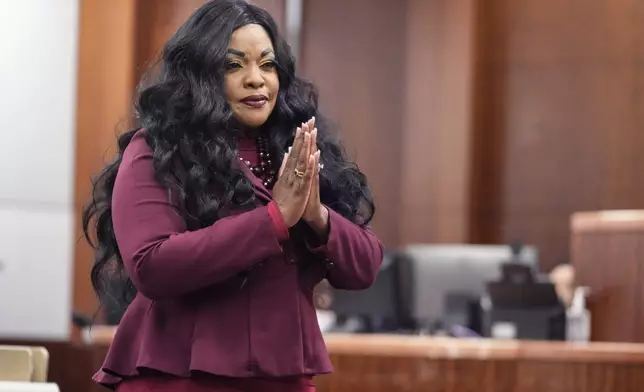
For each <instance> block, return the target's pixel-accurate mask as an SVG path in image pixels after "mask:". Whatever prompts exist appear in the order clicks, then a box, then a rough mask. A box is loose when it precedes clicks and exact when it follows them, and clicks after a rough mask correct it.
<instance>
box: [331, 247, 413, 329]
mask: <svg viewBox="0 0 644 392" xmlns="http://www.w3.org/2000/svg"><path fill="white" fill-rule="evenodd" d="M399 281H400V279H399V276H398V259H397V257H396V254H394V253H387V254H385V257H384V258H383V262H382V266H381V268H380V271H379V273H378V276H377V277H376V281H375V282H374V284H373V285H372V286H371V287H370V288H368V289H366V290H360V291H350V290H339V289H334V290H333V291H332V297H333V299H332V303H331V310H332V311H333V312H334V313H335V314H336V316H338V318H339V319H340V320H342V319H345V318H350V317H358V318H361V320H362V321H363V322H364V323H366V324H367V325H365V326H364V328H362V330H361V331H360V332H373V331H382V330H383V329H385V330H388V329H397V328H398V327H399V317H400V298H399V294H400V289H399V287H398V285H399Z"/></svg>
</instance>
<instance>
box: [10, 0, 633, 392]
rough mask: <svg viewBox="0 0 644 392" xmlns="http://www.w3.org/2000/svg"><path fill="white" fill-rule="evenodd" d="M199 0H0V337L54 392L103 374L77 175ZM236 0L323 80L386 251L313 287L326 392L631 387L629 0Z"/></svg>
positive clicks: (118, 123) (106, 152) (114, 129)
mask: <svg viewBox="0 0 644 392" xmlns="http://www.w3.org/2000/svg"><path fill="white" fill-rule="evenodd" d="M203 2H204V1H203V0H110V1H106V0H21V1H16V0H0V132H1V133H2V142H1V143H0V341H2V342H4V343H6V344H7V345H9V344H11V345H17V344H20V345H29V346H33V345H34V344H35V345H38V346H45V347H46V348H47V349H48V351H49V354H50V360H49V363H48V366H49V369H50V371H49V379H50V381H53V382H56V383H58V384H59V386H60V388H61V390H62V391H63V392H75V391H82V392H85V391H90V390H98V389H92V388H97V387H93V386H90V385H91V383H90V382H89V377H90V376H91V374H92V372H93V371H95V370H96V369H97V368H98V366H99V365H98V364H99V363H100V360H101V359H102V356H104V349H105V346H106V344H108V343H109V337H110V336H111V335H110V334H111V332H110V331H111V329H109V328H108V327H104V329H101V328H102V327H101V325H102V324H118V318H119V315H118V314H112V313H110V310H109V309H107V311H103V312H100V313H98V314H96V310H97V305H98V304H97V301H96V299H95V296H94V294H93V291H92V290H91V285H90V280H89V271H90V268H91V261H92V257H93V254H92V251H91V249H90V248H89V247H88V246H87V244H86V243H85V241H84V240H79V238H80V236H81V233H80V228H79V226H80V211H81V208H82V205H83V203H84V202H85V201H86V200H87V199H88V197H89V195H90V185H91V184H90V177H91V176H92V175H93V174H95V173H96V172H97V171H98V170H100V168H101V167H102V166H103V165H104V164H105V163H106V162H107V161H109V160H110V158H111V157H112V154H113V152H114V148H115V135H117V134H118V133H119V132H122V131H124V130H126V129H127V127H128V126H129V124H130V119H131V115H132V100H133V96H134V94H135V91H136V88H137V84H138V82H139V79H140V77H141V75H142V74H143V72H144V71H145V70H146V69H147V67H148V66H150V65H151V64H153V63H154V62H155V60H156V58H157V57H158V54H159V50H160V48H161V47H162V45H163V44H164V43H165V41H166V40H167V39H168V38H169V37H170V36H171V35H172V34H173V32H174V31H175V30H176V28H177V27H178V26H179V25H180V24H181V23H183V22H184V21H185V20H186V18H187V17H188V16H189V15H190V14H191V13H192V12H193V11H194V10H195V9H196V8H197V7H199V6H200V5H201V4H203ZM252 3H255V4H257V5H260V6H262V7H264V8H266V9H267V10H269V11H270V12H271V13H272V15H273V16H274V17H275V18H276V19H277V21H278V23H279V25H280V27H281V28H282V31H283V33H284V34H285V35H286V36H287V37H288V39H289V42H290V43H291V45H292V47H293V50H294V53H295V54H296V56H297V65H298V71H299V73H300V74H302V75H303V76H306V77H307V78H309V79H311V80H312V81H314V82H315V83H316V85H317V86H318V87H319V90H320V97H321V107H322V109H323V110H324V111H325V112H326V113H327V114H328V116H329V117H330V118H332V119H333V120H334V121H335V122H336V123H337V125H338V128H339V130H340V133H341V136H342V138H343V139H344V141H345V144H346V147H347V150H348V151H349V153H350V155H351V156H352V157H354V158H355V159H356V161H357V163H358V164H359V166H360V168H361V169H362V170H363V171H364V172H365V173H366V174H367V177H368V179H369V181H370V184H371V186H372V189H373V192H374V195H375V199H376V203H377V214H376V218H375V221H374V224H373V226H374V230H375V231H376V232H377V234H378V235H379V236H380V238H381V239H382V241H383V242H384V244H385V246H386V248H387V249H388V254H387V259H386V263H385V264H384V267H383V271H382V273H381V274H380V278H379V279H378V282H377V283H376V285H375V286H374V287H373V288H372V289H370V290H368V291H365V292H361V293H345V292H336V291H334V290H332V289H330V288H328V287H326V286H325V285H321V286H320V287H319V288H318V292H317V296H316V301H317V304H318V307H319V308H320V323H321V325H322V327H323V329H324V330H325V332H328V336H329V338H328V342H327V343H328V345H329V350H330V352H331V356H332V359H333V360H334V365H335V367H336V372H335V373H334V374H333V375H331V376H326V377H323V378H321V381H320V382H319V384H318V388H319V390H321V391H327V390H333V391H362V390H365V391H367V390H368V391H379V390H383V391H384V390H387V391H392V392H393V391H399V390H400V391H403V390H404V391H415V390H419V391H420V390H423V391H429V390H431V391H433V390H436V391H443V390H445V391H448V390H449V391H466V390H469V391H483V390H486V391H487V390H489V391H502V390H508V391H517V390H521V391H532V390H535V391H537V390H539V391H586V390H589V391H590V390H591V389H590V388H591V387H592V386H593V385H598V384H597V383H599V384H601V385H604V386H605V388H606V389H592V390H593V391H595V390H596V391H600V390H601V391H630V390H633V391H634V390H636V389H634V388H636V387H637V385H640V387H641V383H642V382H644V375H643V374H644V346H640V345H639V342H644V332H643V331H644V328H642V327H644V312H642V310H641V309H642V305H643V304H644V289H643V288H644V275H643V274H644V271H643V270H642V256H643V255H644V245H643V244H644V181H643V180H644V160H643V159H642V157H641V155H642V151H644V133H642V127H643V126H644V110H642V107H643V104H644V2H641V1H637V0H593V1H589V0H479V1H477V0H397V1H391V0H256V1H252ZM639 209H642V210H639ZM72 313H74V314H75V317H74V318H72ZM94 316H96V317H94ZM93 317H94V318H93ZM90 324H95V325H93V326H92V330H93V331H94V333H91V331H90V330H89V329H88V326H89V325H90ZM347 334H349V335H347ZM354 335H355V336H354ZM366 335H368V336H366ZM347 336H351V337H352V338H347ZM356 336H361V337H362V338H364V339H363V340H360V339H355V337H356ZM445 336H451V337H450V338H447V337H445ZM441 337H445V338H441ZM481 337H482V338H485V339H480V338H481ZM467 338H474V340H472V339H467ZM537 341H538V342H539V343H537ZM564 341H576V342H582V343H583V345H582V346H579V345H577V346H575V348H570V346H569V345H568V344H569V343H566V342H564ZM608 342H610V343H608ZM446 347H447V348H446ZM455 347H456V348H455ZM454 350H456V351H454ZM455 353H456V354H455ZM428 357H435V358H438V359H436V362H435V363H434V362H431V361H429V360H428V359H427V358H428ZM1 358H2V356H1V354H0V379H1V378H2V377H1V376H2V374H3V372H2V364H3V362H2V359H1ZM356 358H357V359H356ZM365 358H366V359H365ZM518 358H519V359H518ZM535 358H537V359H535ZM532 360H535V361H536V363H538V364H536V365H531V364H532V362H530V361H532ZM11 361H13V360H11ZM11 361H10V362H11ZM459 361H460V362H459ZM521 361H523V362H521ZM613 362H614V363H613ZM6 363H9V362H6ZM11 363H13V362H11ZM521 363H523V365H521ZM419 364H421V365H422V366H421V365H419ZM599 364H602V365H601V366H605V367H601V368H600V367H599V366H600V365H599ZM7 366H8V365H7ZM521 366H524V367H521ZM593 366H594V367H593ZM7 369H8V367H7ZM526 369H527V370H526ZM591 369H593V371H592V372H591ZM521 372H523V373H521ZM591 373H592V374H591ZM593 374H594V376H593ZM597 374H602V376H596V375H597ZM472 375H477V376H476V377H474V376H472ZM604 375H605V377H607V378H606V380H612V381H602V382H603V383H602V382H599V381H598V380H599V379H598V378H597V377H600V378H601V377H604ZM592 377H595V378H592ZM601 379H602V380H604V379H603V378H601ZM370 380H371V381H370ZM401 380H402V381H401ZM481 380H483V381H481ZM526 380H527V381H526ZM593 380H594V381H593ZM616 380H617V381H616ZM462 382H463V383H465V384H463V385H461V383H462ZM481 383H483V384H481ZM499 383H500V384H499ZM614 383H617V384H614ZM499 385H502V386H499ZM517 385H519V386H517ZM379 388H380V389H379ZM432 388H435V389H432ZM516 388H519V389H516ZM530 388H534V389H530ZM630 388H633V389H630ZM638 390H639V389H638Z"/></svg>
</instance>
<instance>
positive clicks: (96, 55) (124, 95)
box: [73, 0, 135, 314]
mask: <svg viewBox="0 0 644 392" xmlns="http://www.w3.org/2000/svg"><path fill="white" fill-rule="evenodd" d="M80 4H81V12H80V18H81V21H80V42H79V67H78V98H77V99H78V103H77V114H76V127H77V130H76V132H77V134H76V181H75V196H74V198H75V209H76V219H75V223H76V227H77V230H76V232H77V235H78V238H79V241H78V242H77V243H76V247H75V254H74V298H73V304H74V309H76V310H78V311H82V312H85V313H87V314H93V313H94V312H95V310H96V300H95V297H94V294H93V291H92V289H91V284H90V280H89V272H90V268H91V265H92V260H93V251H92V249H91V248H90V247H89V246H88V245H87V244H86V242H85V240H84V239H80V238H81V230H80V222H81V218H80V216H81V211H82V206H83V204H85V203H86V202H87V200H89V197H90V193H91V182H90V178H91V176H93V175H94V174H96V173H97V172H98V171H99V170H100V169H101V168H102V167H103V166H104V164H105V163H106V162H107V161H109V160H110V159H111V158H112V155H113V153H114V147H115V135H116V134H117V131H118V130H122V129H123V128H126V127H127V125H128V122H129V119H130V116H131V113H130V107H131V99H132V98H131V97H132V89H133V69H134V67H133V64H134V45H133V40H132V38H133V36H134V23H135V9H134V3H133V2H132V1H130V0H114V1H109V2H106V1H104V0H82V1H81V2H80Z"/></svg>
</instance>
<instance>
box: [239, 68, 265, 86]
mask: <svg viewBox="0 0 644 392" xmlns="http://www.w3.org/2000/svg"><path fill="white" fill-rule="evenodd" d="M247 69H248V73H247V74H246V79H245V80H244V87H245V88H250V89H258V88H261V87H264V77H263V76H262V71H261V70H260V69H259V67H258V66H252V67H249V68H247Z"/></svg>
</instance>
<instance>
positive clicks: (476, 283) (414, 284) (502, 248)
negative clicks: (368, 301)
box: [399, 245, 538, 328]
mask: <svg viewBox="0 0 644 392" xmlns="http://www.w3.org/2000/svg"><path fill="white" fill-rule="evenodd" d="M402 253H403V255H402V256H401V257H400V266H399V276H400V279H401V282H400V287H401V290H402V294H401V301H400V302H401V304H402V305H401V306H402V307H403V309H402V313H403V314H404V316H403V318H408V319H411V320H413V321H414V322H415V323H416V326H417V327H428V328H431V326H432V325H434V324H435V323H439V322H441V321H444V319H445V317H446V315H447V313H449V312H448V310H449V309H447V307H448V305H449V304H450V302H454V301H453V299H454V298H459V301H457V302H459V303H464V301H465V299H464V298H467V297H469V298H471V300H472V301H478V299H479V298H480V297H482V296H483V295H484V294H485V292H486V288H487V287H486V284H487V282H490V281H497V280H499V278H500V277H501V270H502V268H501V266H502V265H503V264H504V263H507V262H508V261H510V260H513V259H514V260H516V262H518V263H525V264H527V265H530V266H531V267H532V268H534V269H535V270H536V269H537V268H538V254H537V250H536V249H535V248H534V247H532V246H524V247H522V249H521V252H520V253H518V254H516V255H515V254H513V250H512V248H511V247H510V246H508V245H412V246H408V247H407V248H406V249H405V250H404V251H403V252H402ZM513 256H516V257H513ZM464 307H465V305H463V306H461V308H464Z"/></svg>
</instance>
